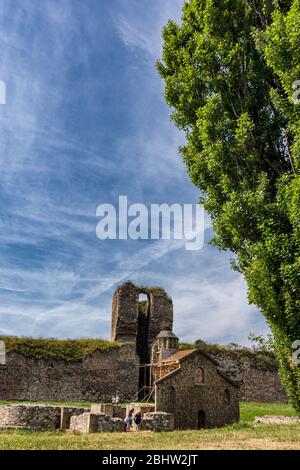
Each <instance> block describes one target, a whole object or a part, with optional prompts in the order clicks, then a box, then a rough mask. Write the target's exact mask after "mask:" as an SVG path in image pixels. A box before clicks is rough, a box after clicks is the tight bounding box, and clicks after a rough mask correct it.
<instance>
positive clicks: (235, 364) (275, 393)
mask: <svg viewBox="0 0 300 470" xmlns="http://www.w3.org/2000/svg"><path fill="white" fill-rule="evenodd" d="M212 353H213V355H214V357H216V359H217V360H218V361H219V362H220V364H221V366H222V369H223V370H224V371H225V372H226V373H227V374H228V375H229V376H230V377H232V378H233V379H234V380H236V381H238V382H239V384H240V400H241V401H246V402H266V403H267V402H270V403H287V401H288V397H287V394H286V392H285V391H284V389H283V387H282V385H281V382H280V379H279V375H278V367H277V364H276V360H275V357H274V355H273V354H271V353H260V352H251V351H247V350H237V351H230V350H226V351H222V350H213V351H212Z"/></svg>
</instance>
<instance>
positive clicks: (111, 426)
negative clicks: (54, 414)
mask: <svg viewBox="0 0 300 470" xmlns="http://www.w3.org/2000/svg"><path fill="white" fill-rule="evenodd" d="M124 429H125V425H124V422H123V420H122V419H120V418H112V417H111V416H108V415H106V414H104V413H83V414H81V415H79V416H72V417H71V422H70V431H71V432H80V433H95V432H123V431H124Z"/></svg>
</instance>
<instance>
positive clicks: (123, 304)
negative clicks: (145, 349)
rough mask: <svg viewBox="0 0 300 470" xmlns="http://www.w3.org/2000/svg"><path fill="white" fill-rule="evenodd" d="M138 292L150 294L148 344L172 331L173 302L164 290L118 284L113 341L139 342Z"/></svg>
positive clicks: (139, 314)
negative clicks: (161, 334) (163, 331)
mask: <svg viewBox="0 0 300 470" xmlns="http://www.w3.org/2000/svg"><path fill="white" fill-rule="evenodd" d="M139 294H145V295H147V297H148V305H147V306H146V311H145V312H144V314H145V315H146V316H147V317H148V325H147V333H148V335H147V336H148V338H146V340H148V342H149V345H151V344H152V343H153V341H154V340H155V338H156V336H157V335H158V333H159V332H160V331H162V330H172V326H173V303H172V300H171V299H170V298H169V297H168V296H167V294H166V293H165V291H164V290H163V289H159V288H146V287H138V286H135V285H134V284H132V283H126V284H123V285H122V286H120V287H118V289H117V290H116V292H115V294H114V296H113V301H112V334H111V336H112V340H113V341H121V342H123V341H125V342H126V341H132V342H134V343H136V341H137V337H138V335H139V317H140V316H141V315H142V312H141V310H140V309H139Z"/></svg>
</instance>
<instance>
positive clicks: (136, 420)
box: [134, 411, 142, 431]
mask: <svg viewBox="0 0 300 470" xmlns="http://www.w3.org/2000/svg"><path fill="white" fill-rule="evenodd" d="M134 423H135V429H136V430H137V431H140V430H141V428H142V413H141V412H140V411H138V412H137V413H136V414H135V416H134Z"/></svg>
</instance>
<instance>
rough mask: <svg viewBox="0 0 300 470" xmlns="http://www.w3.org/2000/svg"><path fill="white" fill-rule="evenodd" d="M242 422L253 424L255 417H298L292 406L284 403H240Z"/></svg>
mask: <svg viewBox="0 0 300 470" xmlns="http://www.w3.org/2000/svg"><path fill="white" fill-rule="evenodd" d="M240 414H241V421H245V422H251V421H253V420H254V418H255V416H264V415H276V416H297V413H296V411H295V410H294V408H293V407H292V405H290V404H288V403H287V404H284V403H240Z"/></svg>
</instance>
